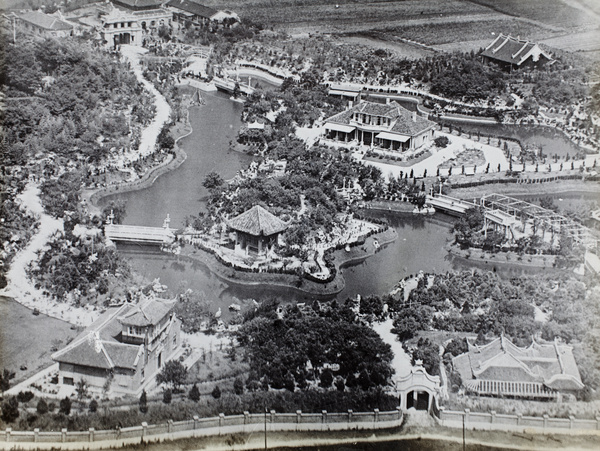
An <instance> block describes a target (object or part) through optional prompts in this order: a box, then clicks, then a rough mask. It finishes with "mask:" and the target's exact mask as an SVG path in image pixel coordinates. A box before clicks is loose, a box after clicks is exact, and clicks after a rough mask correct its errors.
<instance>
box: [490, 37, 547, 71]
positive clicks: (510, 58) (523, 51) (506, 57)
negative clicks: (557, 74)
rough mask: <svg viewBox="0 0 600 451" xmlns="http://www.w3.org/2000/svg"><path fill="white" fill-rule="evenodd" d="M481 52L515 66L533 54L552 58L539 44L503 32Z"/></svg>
mask: <svg viewBox="0 0 600 451" xmlns="http://www.w3.org/2000/svg"><path fill="white" fill-rule="evenodd" d="M481 54H482V55H483V56H487V57H488V58H492V59H495V60H498V61H502V62H505V63H510V64H515V65H517V66H519V65H521V64H523V63H524V62H525V61H526V60H527V59H528V58H529V57H530V56H533V55H534V54H535V55H543V56H544V57H545V58H547V59H549V60H552V57H551V56H550V55H548V54H547V53H545V52H544V51H543V50H542V49H541V48H540V46H539V45H537V44H535V43H533V42H529V41H526V40H522V39H519V38H513V37H512V36H507V35H504V34H500V35H499V36H498V37H497V38H496V39H494V41H492V43H491V44H490V45H488V46H487V47H486V48H485V49H484V50H483V52H482V53H481Z"/></svg>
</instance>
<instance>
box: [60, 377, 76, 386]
mask: <svg viewBox="0 0 600 451" xmlns="http://www.w3.org/2000/svg"><path fill="white" fill-rule="evenodd" d="M63 384H65V385H75V381H74V380H73V378H72V377H63Z"/></svg>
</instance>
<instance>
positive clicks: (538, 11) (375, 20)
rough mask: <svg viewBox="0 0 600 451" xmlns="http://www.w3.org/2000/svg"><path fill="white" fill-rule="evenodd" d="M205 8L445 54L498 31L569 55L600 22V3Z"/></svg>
mask: <svg viewBox="0 0 600 451" xmlns="http://www.w3.org/2000/svg"><path fill="white" fill-rule="evenodd" d="M590 1H591V3H590ZM203 3H204V4H206V5H207V6H212V7H214V8H219V9H226V8H229V9H232V10H234V11H236V12H238V14H240V16H241V17H242V18H245V19H250V20H254V21H256V22H259V23H263V24H265V25H267V26H269V27H272V28H273V29H275V30H278V29H279V30H284V31H286V32H288V33H290V34H296V33H301V32H322V33H343V34H356V35H363V36H365V37H372V38H375V39H377V40H387V41H394V40H405V39H407V40H411V41H415V42H418V43H421V44H426V45H431V46H445V47H440V48H439V50H458V49H455V48H454V47H452V45H453V44H456V43H461V42H467V41H468V42H470V43H472V45H471V47H470V48H468V49H467V50H471V49H475V47H477V48H479V47H480V46H482V45H485V44H486V43H489V42H491V40H492V39H493V38H494V34H492V33H495V35H497V34H498V33H504V34H512V35H514V36H520V37H521V38H524V39H530V40H535V41H540V40H543V39H550V38H551V39H552V44H555V46H556V47H558V48H564V50H571V51H574V50H590V49H589V45H588V44H587V42H589V41H588V40H585V39H573V38H572V36H570V34H571V33H572V32H574V31H589V30H590V29H592V28H595V27H597V26H598V25H600V15H599V14H600V7H597V4H596V3H595V0H526V1H524V0H471V1H469V0H447V1H443V2H441V1H439V0H396V1H394V0H390V1H382V0H362V1H361V0H205V1H204V2H203ZM597 10H598V11H597ZM596 33H598V32H597V31H596ZM561 37H563V38H564V40H565V42H564V43H563V40H561ZM567 41H568V42H567ZM549 44H550V42H549ZM563 44H564V45H563ZM446 47H447V48H446ZM584 47H585V48H584ZM463 50H464V49H463Z"/></svg>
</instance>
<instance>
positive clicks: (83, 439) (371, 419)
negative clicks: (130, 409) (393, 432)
mask: <svg viewBox="0 0 600 451" xmlns="http://www.w3.org/2000/svg"><path fill="white" fill-rule="evenodd" d="M402 420H403V414H402V411H401V410H400V408H397V409H396V410H393V411H389V412H380V411H379V409H375V410H374V411H372V412H353V411H352V410H348V412H345V413H328V412H327V411H325V410H324V411H322V412H321V413H303V412H301V411H300V410H298V411H297V412H296V413H277V412H275V411H274V410H271V411H270V412H268V413H267V412H265V413H249V412H244V413H243V414H241V415H230V416H225V415H224V414H220V415H219V416H218V417H211V418H199V417H198V416H194V418H193V419H191V420H183V421H171V420H169V421H168V422H167V423H163V424H147V423H142V424H141V425H139V426H132V427H126V428H118V429H111V430H98V431H97V430H94V429H93V428H90V429H89V430H87V431H68V430H67V429H62V430H61V431H56V432H45V431H40V430H39V429H34V430H33V431H13V430H12V429H11V428H7V429H6V430H5V431H4V433H0V448H5V446H2V444H3V443H4V444H6V443H10V446H11V447H17V448H18V447H21V446H20V444H26V443H35V444H36V446H37V447H52V448H55V449H56V448H58V449H60V448H61V447H64V448H73V446H74V445H73V443H79V444H81V445H82V446H83V443H85V447H86V449H99V448H106V447H114V446H124V445H126V444H135V443H139V442H140V440H142V441H145V442H158V441H164V440H176V439H182V438H190V437H210V436H220V435H225V434H243V433H252V432H259V431H266V433H269V432H296V431H297V432H302V431H307V432H310V431H348V430H378V429H388V428H395V427H399V426H400V425H401V424H402ZM63 443H64V444H65V445H62V444H63ZM42 444H46V446H44V445H42ZM25 448H27V446H25Z"/></svg>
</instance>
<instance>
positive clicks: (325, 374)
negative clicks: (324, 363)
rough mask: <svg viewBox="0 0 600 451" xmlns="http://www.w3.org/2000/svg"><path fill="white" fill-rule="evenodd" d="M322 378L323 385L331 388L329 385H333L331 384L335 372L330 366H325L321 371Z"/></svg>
mask: <svg viewBox="0 0 600 451" xmlns="http://www.w3.org/2000/svg"><path fill="white" fill-rule="evenodd" d="M320 379H321V387H323V388H329V387H331V384H332V383H333V373H332V372H331V370H330V369H329V368H325V369H324V370H323V371H322V372H321V377H320Z"/></svg>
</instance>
